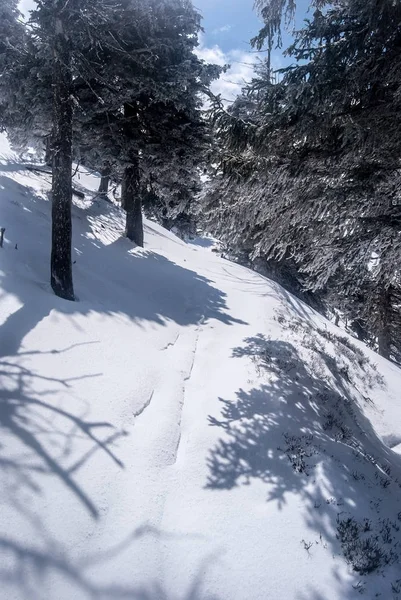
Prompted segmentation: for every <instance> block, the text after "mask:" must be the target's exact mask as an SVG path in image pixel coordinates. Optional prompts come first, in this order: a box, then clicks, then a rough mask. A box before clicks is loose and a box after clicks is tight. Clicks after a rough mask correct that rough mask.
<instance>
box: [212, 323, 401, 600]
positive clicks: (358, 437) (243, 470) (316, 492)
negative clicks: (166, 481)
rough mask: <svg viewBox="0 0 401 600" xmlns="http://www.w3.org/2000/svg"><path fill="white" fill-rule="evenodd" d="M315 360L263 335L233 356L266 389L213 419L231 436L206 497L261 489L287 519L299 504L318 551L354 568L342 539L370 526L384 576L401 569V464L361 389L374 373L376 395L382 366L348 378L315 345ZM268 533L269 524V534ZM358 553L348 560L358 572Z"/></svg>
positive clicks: (341, 363) (217, 450)
mask: <svg viewBox="0 0 401 600" xmlns="http://www.w3.org/2000/svg"><path fill="white" fill-rule="evenodd" d="M339 339H342V338H339ZM309 350H312V351H311V352H309V354H308V353H305V348H303V350H302V352H301V351H300V350H298V349H297V348H296V347H295V346H294V345H293V344H292V343H290V342H287V341H281V340H272V339H267V338H265V337H264V336H263V335H262V334H258V335H257V336H255V337H253V338H247V339H246V340H245V344H244V346H242V347H239V348H235V349H234V350H233V357H235V358H238V359H243V360H244V359H248V360H249V359H251V360H252V361H253V362H254V363H255V365H256V368H257V370H258V372H259V375H260V376H261V378H262V381H263V382H262V383H261V385H259V386H258V387H253V388H251V389H246V390H245V389H240V390H239V391H238V392H236V395H235V397H233V398H229V399H224V398H220V399H219V400H220V402H221V414H220V416H217V417H216V416H210V417H209V422H210V425H211V426H213V427H218V428H220V429H221V430H222V436H221V439H220V440H219V441H218V442H217V444H216V445H215V447H214V448H212V449H211V451H210V453H209V455H208V481H207V485H206V487H207V488H209V489H215V490H216V489H219V490H231V489H233V488H235V487H237V486H242V485H251V484H252V482H253V481H254V480H259V481H262V482H263V483H264V484H266V498H267V501H268V502H274V503H276V504H277V507H278V509H279V510H280V511H285V510H286V508H287V504H288V502H289V499H290V498H293V497H294V495H295V496H296V497H297V498H298V499H299V506H301V509H300V511H301V515H300V518H301V519H303V520H304V522H305V524H306V525H307V527H308V529H309V530H310V532H311V534H310V535H311V540H313V544H314V547H315V544H319V545H321V546H323V547H324V548H327V549H328V550H327V551H328V552H331V553H332V554H336V555H342V554H344V556H346V558H347V555H346V552H347V547H345V546H344V545H342V544H343V541H344V540H341V539H340V538H339V537H338V535H337V532H338V529H337V528H338V526H339V522H340V521H342V520H343V519H347V518H352V519H357V520H358V519H360V520H363V519H365V518H366V519H368V520H369V522H370V523H371V524H372V525H371V526H372V530H373V532H374V533H372V536H373V537H372V539H373V538H374V541H375V542H376V541H377V540H378V541H377V543H378V544H379V545H380V544H381V550H380V552H381V551H382V550H383V560H382V562H381V563H380V566H379V564H378V566H377V569H376V571H377V572H379V571H381V568H383V569H384V568H386V567H387V566H390V568H391V565H393V564H394V561H396V560H398V556H397V554H396V553H395V551H394V552H393V550H394V549H395V550H396V549H397V544H398V545H399V544H400V543H401V539H400V538H401V536H400V534H399V533H398V531H399V525H400V523H399V520H400V518H401V513H399V507H398V508H397V505H398V500H397V499H398V498H399V488H400V487H401V486H400V484H401V464H400V457H399V456H398V455H396V454H395V453H394V452H392V451H391V450H390V449H389V448H388V447H387V446H385V444H384V443H383V442H382V441H381V440H380V439H379V438H378V436H377V434H376V433H375V431H374V430H373V428H372V426H371V424H370V421H369V420H368V419H367V418H366V417H365V415H364V414H363V410H362V406H363V403H365V402H372V400H371V398H368V397H367V396H364V395H363V393H362V391H361V390H360V389H358V387H355V385H354V383H355V381H354V379H353V377H352V376H351V375H350V373H351V366H352V367H353V368H354V369H359V373H357V378H356V379H357V380H358V381H359V378H361V377H363V376H365V377H367V372H368V371H369V370H370V371H371V373H370V375H371V387H372V390H373V392H374V388H375V386H376V385H377V386H381V385H382V383H381V382H380V378H378V377H377V372H376V371H375V369H374V366H373V365H367V364H366V363H364V362H363V361H360V357H359V355H357V356H354V357H353V358H352V359H351V361H348V363H349V364H348V369H347V368H346V363H347V360H346V359H344V357H342V358H341V359H338V358H337V357H336V356H335V355H334V356H333V354H332V353H331V350H330V348H328V347H326V345H325V344H324V343H322V342H319V341H316V340H315V342H314V343H311V345H310V349H309ZM307 356H309V360H308V359H307V358H306V357H307ZM349 356H350V357H351V354H349ZM358 361H360V362H358ZM378 498H380V499H379V500H378ZM397 513H398V514H397ZM382 516H385V517H386V518H388V519H389V520H390V521H391V527H392V528H393V529H394V532H393V533H392V542H390V541H388V540H385V541H383V540H384V538H383V540H382V537H381V536H382V534H383V528H384V527H385V526H386V524H385V523H384V519H383V518H382ZM344 522H345V521H344ZM268 527H269V524H268V523H266V528H267V529H266V533H267V534H268ZM376 534H377V540H376V537H375V536H376ZM361 535H362V536H363V535H365V534H361ZM366 535H370V534H366ZM361 539H362V538H361ZM396 540H398V542H396ZM300 542H301V540H300ZM355 553H356V551H355V552H354V554H352V556H351V558H350V556H348V558H350V560H349V561H348V562H349V563H350V564H351V567H352V566H355V562H356V559H355ZM349 555H350V553H349ZM312 556H313V548H312ZM358 558H359V557H358ZM363 558H365V557H363ZM376 558H377V557H376V556H375V560H376ZM376 562H377V563H379V562H380V561H379V560H377V561H376ZM372 565H373V562H372ZM368 567H369V568H370V566H369V565H368ZM368 567H366V572H367V568H368ZM363 568H365V566H364V567H363ZM361 570H362V569H361ZM373 570H374V569H373V568H372V571H373ZM350 593H351V596H350V597H354V595H353V594H355V592H354V590H353V589H352V588H351V591H350ZM342 597H344V598H346V597H348V596H347V593H346V592H344V593H343V596H342ZM389 597H390V594H389Z"/></svg>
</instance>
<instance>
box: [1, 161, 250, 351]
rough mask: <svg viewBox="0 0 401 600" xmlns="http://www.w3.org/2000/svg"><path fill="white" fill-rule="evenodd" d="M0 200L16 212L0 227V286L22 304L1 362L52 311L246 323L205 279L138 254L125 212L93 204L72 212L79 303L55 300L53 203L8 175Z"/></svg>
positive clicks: (6, 331) (6, 334)
mask: <svg viewBox="0 0 401 600" xmlns="http://www.w3.org/2000/svg"><path fill="white" fill-rule="evenodd" d="M17 166H18V165H17ZM1 170H3V171H4V168H3V167H0V171H1ZM14 170H15V169H14ZM0 199H1V202H2V203H3V202H4V206H6V207H7V204H6V203H5V200H9V201H10V202H11V204H14V205H17V207H18V209H17V210H14V211H12V217H11V218H10V219H9V220H10V222H8V219H7V216H8V212H6V213H5V216H4V217H3V220H2V223H4V225H3V226H4V227H6V239H5V244H4V248H3V249H2V250H1V253H2V254H1V258H2V271H3V273H2V280H1V287H2V289H3V290H4V292H6V293H8V294H12V295H13V296H15V297H16V298H17V299H18V302H19V303H20V308H19V309H18V310H16V311H15V312H14V313H13V314H11V315H10V316H9V317H8V319H7V320H6V321H5V323H3V324H2V325H1V327H0V340H1V341H0V356H9V355H14V354H16V353H17V352H18V350H19V347H20V345H21V342H22V340H23V339H24V337H25V336H26V335H27V334H28V333H29V332H30V331H31V330H32V329H33V328H34V327H35V326H36V325H37V323H39V322H40V321H41V320H42V319H43V318H45V317H47V316H48V315H49V314H50V312H51V311H52V310H53V309H55V310H57V311H58V312H60V313H63V314H66V315H69V316H71V317H73V316H74V315H86V314H89V313H90V312H97V313H99V314H106V315H113V314H121V315H125V316H127V317H128V318H129V319H131V320H132V321H133V322H135V323H138V324H139V325H141V324H143V323H145V322H151V323H157V324H159V325H165V324H167V323H168V322H174V323H176V324H178V325H181V326H189V325H193V324H197V323H199V322H200V321H205V320H208V319H217V320H219V321H222V322H223V323H226V324H227V325H231V324H233V323H242V321H241V320H239V319H236V318H235V317H233V316H231V315H230V314H229V313H228V311H227V305H226V295H225V293H224V292H222V291H221V290H219V289H218V288H216V287H214V286H213V284H212V282H211V281H210V280H208V279H207V278H206V277H203V276H201V275H199V274H197V273H196V272H195V271H192V270H190V269H187V268H185V267H182V266H180V265H178V264H176V263H174V262H173V261H171V260H169V259H167V258H165V257H164V256H162V255H160V254H157V253H155V252H152V251H142V250H139V251H137V250H135V248H134V246H133V244H132V243H131V242H129V240H127V239H125V238H122V235H123V221H122V216H121V211H119V210H118V209H117V208H115V207H113V206H110V205H109V204H106V203H105V202H104V201H103V200H95V201H94V202H92V204H91V206H90V209H89V210H88V208H87V207H80V206H74V207H73V260H74V262H75V264H74V266H73V270H74V285H75V292H76V295H77V299H78V301H77V302H68V301H64V300H61V299H60V298H56V297H55V296H54V295H53V292H52V290H51V289H50V286H49V284H48V281H49V279H50V277H49V263H50V235H51V231H50V203H49V201H48V200H46V198H44V197H43V196H41V195H40V194H38V193H36V192H35V191H34V190H32V189H30V190H27V188H26V186H24V185H21V184H19V183H18V182H16V181H14V180H13V179H11V178H10V177H7V176H4V175H3V176H0ZM78 202H79V201H78ZM32 224H34V226H32ZM105 240H106V241H105ZM15 245H17V249H15Z"/></svg>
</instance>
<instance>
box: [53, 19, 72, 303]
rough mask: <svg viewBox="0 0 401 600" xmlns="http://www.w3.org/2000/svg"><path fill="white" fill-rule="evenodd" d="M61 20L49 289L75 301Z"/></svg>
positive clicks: (59, 23)
mask: <svg viewBox="0 0 401 600" xmlns="http://www.w3.org/2000/svg"><path fill="white" fill-rule="evenodd" d="M62 18H63V17H61V16H60V15H56V18H55V36H54V47H53V136H52V137H53V139H52V142H53V143H52V146H53V173H52V197H53V199H52V251H51V286H52V288H53V290H54V293H55V294H56V295H57V296H60V298H65V299H66V300H75V298H74V288H73V283H72V264H71V238H72V223H71V204H72V180H71V172H72V117H73V105H72V95H71V92H72V74H71V50H70V46H69V41H68V38H67V36H66V34H65V31H64V25H63V20H62Z"/></svg>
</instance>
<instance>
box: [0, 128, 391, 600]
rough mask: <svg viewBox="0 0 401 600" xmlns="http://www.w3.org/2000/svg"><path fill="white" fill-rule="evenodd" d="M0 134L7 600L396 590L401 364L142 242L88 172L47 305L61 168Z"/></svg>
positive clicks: (269, 289)
mask: <svg viewBox="0 0 401 600" xmlns="http://www.w3.org/2000/svg"><path fill="white" fill-rule="evenodd" d="M1 144H2V150H0V154H3V159H2V161H1V164H0V226H4V227H6V234H5V243H4V248H3V249H0V276H1V285H0V288H1V291H0V324H1V325H0V363H1V365H0V377H1V385H0V476H1V494H0V500H1V508H0V598H1V600H12V599H18V600H21V599H30V600H36V599H38V600H39V599H40V600H73V599H74V600H87V599H96V600H98V599H99V600H109V599H110V600H111V599H120V598H124V599H138V600H170V599H171V600H173V599H174V600H212V599H213V600H268V599H269V600H281V599H286V600H326V599H330V600H340V599H341V600H344V599H352V598H359V597H361V593H363V594H365V596H366V597H369V598H374V597H380V598H382V599H395V598H399V597H401V569H400V566H399V565H400V560H399V559H398V558H397V556H398V555H397V552H399V553H400V555H401V549H398V546H397V544H398V545H400V546H401V544H399V542H400V541H401V536H400V531H399V529H400V527H401V513H400V511H401V503H400V494H401V489H400V482H401V456H400V454H399V453H397V450H399V448H400V447H401V411H400V397H399V390H400V386H401V373H400V370H399V369H398V367H396V366H394V365H392V364H390V363H388V362H387V361H385V360H383V359H381V358H380V357H378V356H376V355H375V354H374V353H372V352H371V351H369V350H367V349H366V348H364V347H363V345H362V344H359V343H358V342H356V341H355V340H352V339H351V338H349V337H348V336H346V335H345V334H344V333H343V332H341V331H340V330H338V329H337V328H336V327H334V326H333V325H332V324H330V323H329V322H327V321H325V319H323V318H322V317H321V316H319V315H317V314H316V313H315V312H314V311H313V310H311V309H310V308H308V307H307V306H305V305H304V304H302V302H300V301H298V300H296V299H295V298H294V297H292V296H291V295H290V294H288V293H286V292H285V291H284V290H283V289H282V288H280V286H278V285H276V284H274V283H272V282H270V281H268V280H267V279H265V278H263V277H261V276H259V275H257V274H255V273H254V272H252V271H249V270H247V269H246V268H243V267H240V266H238V265H235V264H232V263H230V262H228V261H225V260H223V259H220V258H219V257H217V256H216V255H215V254H213V253H212V252H210V250H209V249H208V248H204V247H202V244H200V245H197V244H185V243H184V242H182V241H181V240H179V239H178V238H176V237H175V236H174V235H172V234H171V233H169V232H167V231H166V230H164V229H162V228H161V227H159V226H158V225H156V224H154V223H152V222H146V229H145V236H146V247H145V249H139V248H135V247H133V246H132V244H131V243H130V242H129V241H128V240H126V239H124V238H122V232H123V229H124V223H123V217H122V214H121V212H120V211H119V210H118V209H117V208H115V207H114V206H112V205H110V204H108V203H105V202H103V201H100V200H98V199H96V198H93V196H94V194H93V193H91V192H90V190H91V189H92V190H94V189H96V186H97V183H98V182H97V180H96V177H94V176H93V175H91V174H89V173H86V174H81V175H79V179H78V176H77V185H81V186H83V187H85V188H87V190H88V191H87V195H86V199H85V200H80V201H78V202H77V203H76V204H75V206H74V213H73V226H74V239H73V247H74V261H76V263H75V264H74V283H75V291H76V294H77V296H78V298H79V301H77V302H75V303H69V302H66V301H63V300H61V299H58V298H56V297H55V296H54V295H53V294H52V292H51V290H50V289H49V285H48V280H49V245H50V206H49V201H48V197H47V192H48V190H49V177H47V176H43V175H35V174H34V173H32V172H29V171H27V170H26V169H24V168H23V166H22V165H19V164H18V162H17V161H16V159H15V157H13V156H12V153H10V151H9V150H8V148H7V143H6V140H5V139H4V138H1ZM74 202H75V201H74ZM16 245H17V247H16ZM206 245H207V244H206ZM351 518H352V519H353V520H347V519H351ZM352 565H353V566H354V567H356V568H358V569H359V571H355V570H353V568H352ZM370 569H372V570H373V572H372V573H367V572H366V571H369V570H370ZM397 590H399V593H398V592H397ZM375 594H378V595H375ZM365 596H362V597H365Z"/></svg>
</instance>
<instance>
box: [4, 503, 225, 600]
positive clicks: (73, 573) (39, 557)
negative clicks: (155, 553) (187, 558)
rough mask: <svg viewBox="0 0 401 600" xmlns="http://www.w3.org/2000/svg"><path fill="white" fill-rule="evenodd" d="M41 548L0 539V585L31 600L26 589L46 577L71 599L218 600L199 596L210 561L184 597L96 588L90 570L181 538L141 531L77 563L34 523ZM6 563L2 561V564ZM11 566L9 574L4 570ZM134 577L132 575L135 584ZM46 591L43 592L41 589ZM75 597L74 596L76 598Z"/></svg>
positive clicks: (142, 587) (146, 589) (125, 587)
mask: <svg viewBox="0 0 401 600" xmlns="http://www.w3.org/2000/svg"><path fill="white" fill-rule="evenodd" d="M19 508H20V510H21V512H23V513H24V516H25V517H26V518H27V519H28V520H30V521H31V522H32V521H36V520H35V518H33V516H32V515H31V514H29V510H28V509H27V508H26V507H19ZM34 526H35V527H36V530H37V534H38V537H39V538H40V539H41V541H42V542H45V546H46V547H45V549H43V544H42V547H41V546H28V545H24V544H21V543H20V542H18V541H15V540H10V539H7V538H3V537H0V552H1V554H2V556H3V557H4V559H5V560H4V567H3V568H1V569H0V582H3V584H4V585H5V587H4V588H3V589H7V587H6V586H10V587H11V589H15V587H17V588H18V589H19V590H20V591H21V593H22V594H23V596H21V597H23V598H26V597H28V596H32V594H34V595H33V597H36V595H35V591H34V590H35V587H33V586H32V584H34V585H35V584H36V585H37V584H38V582H40V584H41V585H42V586H43V585H45V581H46V577H47V576H50V577H51V578H53V580H54V579H56V580H59V581H61V582H62V586H63V588H62V589H68V590H69V591H70V593H71V594H73V595H74V597H75V594H77V593H79V598H82V600H84V599H87V600H112V599H113V600H178V599H179V600H219V599H218V597H217V596H216V595H210V594H209V593H206V592H205V590H204V576H205V573H206V571H207V569H208V568H209V567H210V563H211V562H212V560H213V559H214V558H215V557H214V556H206V558H205V559H204V560H203V561H202V562H201V564H200V566H199V567H198V570H197V572H196V573H195V575H194V577H193V578H192V581H191V583H190V584H189V587H188V588H187V591H186V593H185V594H184V595H180V596H176V595H175V594H170V593H169V592H168V591H167V590H166V589H165V586H164V585H163V584H162V583H160V582H159V581H157V580H154V581H151V582H149V583H147V584H137V585H135V584H134V583H132V584H124V583H113V584H107V583H101V582H99V581H98V582H97V581H96V580H95V578H94V577H93V575H91V570H93V568H94V567H97V568H98V569H99V568H103V569H104V568H107V564H108V562H109V561H110V562H111V561H115V560H117V561H118V560H119V558H120V557H121V556H122V555H123V554H124V552H126V551H129V550H130V549H132V547H133V546H135V544H140V542H141V541H142V540H146V538H150V537H152V538H154V539H159V540H160V541H161V542H162V543H164V544H168V543H174V542H175V543H180V541H182V539H184V536H182V535H180V534H178V535H177V534H169V533H166V532H163V531H160V530H158V529H156V528H153V527H149V526H144V527H140V528H137V529H136V530H134V531H133V532H132V533H130V534H129V535H128V536H127V537H126V538H125V539H123V540H122V541H121V542H120V543H118V544H116V545H115V546H113V547H110V548H108V549H106V550H102V551H100V552H98V553H96V554H92V555H91V554H89V555H88V554H85V555H84V556H83V557H82V558H76V557H75V558H72V557H71V556H68V554H66V552H65V550H64V549H62V550H61V549H60V548H59V544H58V542H57V540H56V539H54V538H51V537H50V536H49V535H48V533H47V532H46V531H45V530H44V529H43V528H42V526H41V524H40V523H38V522H37V521H36V522H35V523H34ZM7 559H8V560H7ZM13 562H14V568H13V567H10V566H9V565H12V564H13ZM135 576H136V573H135V572H133V573H132V580H133V581H135V578H136V577H135ZM45 589H46V588H45ZM77 597H78V596H77Z"/></svg>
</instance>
